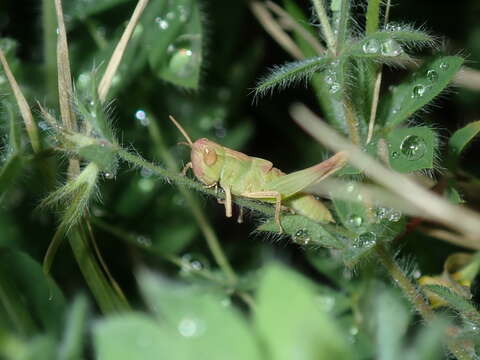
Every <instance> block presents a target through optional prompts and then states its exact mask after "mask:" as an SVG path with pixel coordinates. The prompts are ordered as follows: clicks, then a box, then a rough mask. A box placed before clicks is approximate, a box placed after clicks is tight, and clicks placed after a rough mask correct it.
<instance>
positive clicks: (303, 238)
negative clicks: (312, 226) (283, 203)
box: [293, 229, 311, 246]
mask: <svg viewBox="0 0 480 360" xmlns="http://www.w3.org/2000/svg"><path fill="white" fill-rule="evenodd" d="M310 240H311V239H310V234H309V232H308V230H307V229H300V230H298V231H297V232H296V233H295V235H294V237H293V241H295V242H296V243H297V244H300V245H304V246H306V245H308V244H309V243H310Z"/></svg>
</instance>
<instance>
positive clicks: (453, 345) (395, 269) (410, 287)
mask: <svg viewBox="0 0 480 360" xmlns="http://www.w3.org/2000/svg"><path fill="white" fill-rule="evenodd" d="M375 250H376V252H377V255H378V258H379V260H380V262H381V263H382V265H383V266H384V267H385V269H386V270H387V271H388V273H389V275H390V276H391V277H392V278H393V280H394V281H395V283H396V284H397V285H398V287H399V288H400V289H401V290H402V291H403V293H404V294H405V296H406V297H407V298H408V300H409V301H410V303H412V305H413V306H414V307H415V309H416V310H417V311H418V312H419V314H420V315H421V316H422V317H423V318H424V319H425V320H426V321H428V322H430V321H432V320H433V319H434V318H435V313H434V312H433V310H432V308H431V307H430V305H429V304H428V302H427V300H426V299H425V297H424V296H423V294H422V293H421V291H420V290H419V289H418V288H417V286H416V285H415V284H413V283H412V282H411V281H410V279H409V278H408V276H407V275H406V274H405V272H404V271H403V270H402V268H401V267H400V266H399V265H398V263H397V262H396V261H395V259H394V258H393V256H392V254H391V252H390V251H389V250H388V249H387V248H386V246H385V245H384V244H382V243H380V244H378V245H377V246H376V247H375ZM456 332H457V329H456V328H452V327H450V328H448V329H447V335H449V337H450V338H452V337H454V336H455V335H456ZM448 349H449V350H450V352H451V353H452V354H453V355H455V356H456V357H457V359H459V360H473V357H472V356H471V355H470V354H469V353H468V352H467V350H466V349H465V347H464V346H463V345H462V344H461V343H460V342H459V341H458V340H456V339H453V340H450V341H448Z"/></svg>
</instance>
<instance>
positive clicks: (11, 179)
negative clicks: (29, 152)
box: [0, 153, 27, 201]
mask: <svg viewBox="0 0 480 360" xmlns="http://www.w3.org/2000/svg"><path fill="white" fill-rule="evenodd" d="M26 163H27V161H26V160H25V159H24V158H23V157H22V156H21V155H20V154H16V153H13V154H10V155H9V156H8V157H7V159H6V160H5V162H4V163H3V164H2V168H1V169H0V201H1V199H3V198H4V196H5V195H6V194H7V192H8V190H9V189H10V187H11V186H12V185H13V184H14V183H15V181H16V180H17V179H18V177H19V176H20V174H21V173H22V171H23V169H24V167H25V165H26Z"/></svg>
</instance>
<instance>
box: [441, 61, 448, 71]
mask: <svg viewBox="0 0 480 360" xmlns="http://www.w3.org/2000/svg"><path fill="white" fill-rule="evenodd" d="M449 67H450V65H448V63H446V62H442V63H441V64H440V69H441V70H443V71H445V70H448V68H449Z"/></svg>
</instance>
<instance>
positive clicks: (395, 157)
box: [392, 151, 399, 159]
mask: <svg viewBox="0 0 480 360" xmlns="http://www.w3.org/2000/svg"><path fill="white" fill-rule="evenodd" d="M398 155H399V154H398V152H396V151H393V152H392V159H397V158H398Z"/></svg>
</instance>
